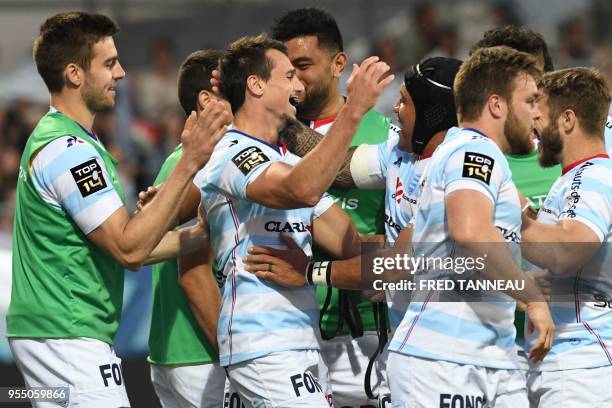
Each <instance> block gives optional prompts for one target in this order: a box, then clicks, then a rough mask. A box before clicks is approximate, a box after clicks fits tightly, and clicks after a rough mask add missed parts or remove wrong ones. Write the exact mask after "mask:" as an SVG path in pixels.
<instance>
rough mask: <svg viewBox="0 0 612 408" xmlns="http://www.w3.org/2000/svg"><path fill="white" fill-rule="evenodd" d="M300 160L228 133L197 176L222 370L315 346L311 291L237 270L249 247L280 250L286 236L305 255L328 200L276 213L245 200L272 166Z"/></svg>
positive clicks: (315, 322)
mask: <svg viewBox="0 0 612 408" xmlns="http://www.w3.org/2000/svg"><path fill="white" fill-rule="evenodd" d="M298 160H299V157H297V156H295V155H292V154H291V153H288V152H286V150H285V149H284V147H278V146H271V145H269V144H267V143H266V142H264V141H262V140H259V139H256V138H254V137H251V136H249V135H247V134H244V133H242V132H239V131H237V130H230V131H228V132H227V134H226V135H225V136H224V137H223V139H221V141H220V142H219V143H218V144H217V146H216V147H215V150H214V152H213V154H212V156H211V158H210V160H209V162H208V163H207V165H206V166H205V167H204V169H203V170H202V171H201V172H200V173H198V176H197V180H196V181H195V182H196V184H198V185H199V186H200V191H201V194H202V201H203V203H204V205H205V207H206V213H207V220H208V224H209V226H210V233H211V237H212V246H213V250H214V253H215V257H216V259H217V261H218V263H219V269H220V272H221V273H222V275H223V280H224V281H225V284H224V287H223V289H222V305H221V312H220V316H219V324H218V329H217V337H218V341H219V354H220V360H221V365H223V366H228V365H231V364H236V363H240V362H242V361H246V360H250V359H253V358H257V357H261V356H264V355H267V354H269V353H273V352H278V351H286V350H305V349H319V342H318V339H319V305H318V303H317V299H316V296H315V289H314V288H313V287H306V288H284V287H281V286H278V285H275V284H273V283H269V282H264V281H261V280H259V279H258V278H257V277H256V276H255V275H253V274H252V273H250V272H246V271H245V270H244V265H243V263H242V258H243V257H245V256H247V249H248V248H249V247H251V246H254V245H263V246H273V247H280V248H284V247H285V245H284V243H282V241H281V240H280V238H279V233H280V232H284V233H285V234H288V235H289V236H290V237H291V238H292V239H293V240H294V241H296V242H297V244H298V245H300V246H301V248H302V249H303V250H304V251H305V252H306V254H307V255H311V252H312V251H311V245H312V236H311V228H312V222H313V220H314V218H316V217H318V216H319V215H320V214H322V213H323V212H325V211H326V210H327V209H328V208H329V207H330V206H331V205H332V204H333V201H332V200H331V198H329V197H328V196H326V195H325V196H324V197H323V198H322V200H321V201H320V202H319V204H318V205H317V206H315V207H314V208H300V209H293V210H279V209H274V208H269V207H265V206H263V205H260V204H258V203H256V202H253V201H250V200H249V199H248V198H247V197H246V188H247V185H248V184H249V183H250V182H252V181H253V180H255V179H256V178H257V177H258V176H259V175H260V174H261V173H262V171H264V170H265V169H266V168H268V166H269V165H271V164H272V163H274V162H284V163H287V164H295V163H296V162H297V161H298Z"/></svg>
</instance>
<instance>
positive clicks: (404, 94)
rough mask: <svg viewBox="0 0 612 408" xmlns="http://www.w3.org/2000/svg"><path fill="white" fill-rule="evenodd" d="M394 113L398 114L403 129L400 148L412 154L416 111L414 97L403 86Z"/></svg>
mask: <svg viewBox="0 0 612 408" xmlns="http://www.w3.org/2000/svg"><path fill="white" fill-rule="evenodd" d="M393 111H394V112H395V113H396V114H397V119H398V122H399V124H400V126H401V128H402V130H401V132H400V139H399V143H398V147H399V148H400V149H401V150H403V151H406V152H411V151H412V136H413V133H414V123H415V120H416V111H415V108H414V102H413V101H412V97H411V96H410V93H409V92H408V91H407V90H406V86H405V85H403V84H402V86H401V87H400V98H399V100H398V101H397V102H396V103H395V106H394V107H393Z"/></svg>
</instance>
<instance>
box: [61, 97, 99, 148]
mask: <svg viewBox="0 0 612 408" xmlns="http://www.w3.org/2000/svg"><path fill="white" fill-rule="evenodd" d="M49 112H50V113H59V114H60V115H64V114H63V113H62V112H60V111H58V110H57V109H56V108H55V106H53V105H50V107H49ZM64 116H66V115H64ZM66 117H67V116H66ZM69 119H70V120H72V121H73V122H74V123H76V124H77V125H79V127H80V128H81V130H83V132H85V133H86V134H87V136H89V137H91V138H92V139H93V140H95V141H96V142H98V141H99V140H98V136H96V134H95V133H94V132H90V131H89V130H87V129H85V127H84V126H83V125H81V124H80V123H79V122H77V121H76V120H74V119H72V118H69Z"/></svg>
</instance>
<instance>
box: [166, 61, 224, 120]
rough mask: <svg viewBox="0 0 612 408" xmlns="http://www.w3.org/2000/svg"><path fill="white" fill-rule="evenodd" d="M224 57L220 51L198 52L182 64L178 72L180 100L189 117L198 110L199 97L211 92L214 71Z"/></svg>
mask: <svg viewBox="0 0 612 408" xmlns="http://www.w3.org/2000/svg"><path fill="white" fill-rule="evenodd" d="M222 56H223V51H220V50H198V51H195V52H192V53H191V54H190V55H189V56H188V57H187V58H186V59H185V61H183V63H182V64H181V67H180V68H179V72H178V80H177V82H178V98H179V102H180V104H181V107H182V108H183V110H184V111H185V113H186V114H187V115H189V114H190V113H191V112H192V111H196V110H197V103H198V95H199V94H200V92H201V91H211V92H212V86H211V84H210V78H211V76H212V71H213V70H214V69H216V68H217V67H218V66H219V60H220V59H221V57H222Z"/></svg>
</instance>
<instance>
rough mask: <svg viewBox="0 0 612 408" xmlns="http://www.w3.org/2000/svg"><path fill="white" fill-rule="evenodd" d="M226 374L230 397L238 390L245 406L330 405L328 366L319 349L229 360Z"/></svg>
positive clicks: (290, 407) (306, 407) (309, 407)
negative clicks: (233, 362) (244, 359)
mask: <svg viewBox="0 0 612 408" xmlns="http://www.w3.org/2000/svg"><path fill="white" fill-rule="evenodd" d="M227 374H228V378H229V382H230V390H229V398H230V399H231V398H232V396H233V394H234V393H237V397H238V398H239V399H240V400H241V401H240V402H241V403H243V404H244V405H245V407H246V408H251V407H253V408H268V407H270V408H271V407H275V408H300V407H304V408H329V407H330V406H333V405H332V401H331V398H332V396H331V392H330V388H329V379H328V374H327V367H325V364H324V363H323V360H322V359H321V355H320V353H319V351H318V350H296V351H280V352H277V353H272V354H268V355H266V356H263V357H259V358H254V359H252V360H248V361H243V362H242V363H238V364H232V365H231V366H229V367H227ZM236 402H238V401H237V400H236ZM235 406H236V407H237V406H238V405H235Z"/></svg>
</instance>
